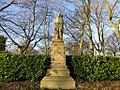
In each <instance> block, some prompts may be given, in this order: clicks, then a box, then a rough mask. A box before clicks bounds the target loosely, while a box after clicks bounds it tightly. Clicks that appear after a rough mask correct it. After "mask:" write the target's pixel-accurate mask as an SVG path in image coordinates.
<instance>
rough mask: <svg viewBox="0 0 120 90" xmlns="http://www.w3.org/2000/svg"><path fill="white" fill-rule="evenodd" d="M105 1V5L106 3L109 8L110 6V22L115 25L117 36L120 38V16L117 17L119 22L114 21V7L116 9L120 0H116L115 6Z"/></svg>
mask: <svg viewBox="0 0 120 90" xmlns="http://www.w3.org/2000/svg"><path fill="white" fill-rule="evenodd" d="M103 1H104V3H105V5H106V6H107V8H108V14H109V19H108V23H109V24H110V25H111V26H113V27H114V29H115V34H116V37H117V38H118V39H119V40H120V31H119V24H120V17H117V19H118V22H117V23H114V22H113V18H114V16H113V15H114V14H113V13H114V9H115V7H116V5H117V3H118V1H119V0H116V1H115V2H114V4H113V6H111V5H110V4H109V2H108V1H107V0H103Z"/></svg>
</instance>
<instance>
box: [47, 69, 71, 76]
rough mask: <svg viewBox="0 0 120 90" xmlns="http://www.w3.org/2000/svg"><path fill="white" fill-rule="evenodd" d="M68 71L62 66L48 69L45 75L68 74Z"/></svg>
mask: <svg viewBox="0 0 120 90" xmlns="http://www.w3.org/2000/svg"><path fill="white" fill-rule="evenodd" d="M69 74H70V72H69V70H68V69H64V68H54V69H48V72H47V76H69Z"/></svg>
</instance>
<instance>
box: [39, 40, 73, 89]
mask: <svg viewBox="0 0 120 90" xmlns="http://www.w3.org/2000/svg"><path fill="white" fill-rule="evenodd" d="M40 87H41V88H50V89H58V88H61V89H75V81H74V80H73V79H72V77H70V76H69V70H68V69H67V66H66V55H65V47H64V42H63V41H62V40H54V41H53V43H52V45H51V68H50V69H48V71H47V75H46V76H45V77H44V78H43V79H42V81H41V83H40Z"/></svg>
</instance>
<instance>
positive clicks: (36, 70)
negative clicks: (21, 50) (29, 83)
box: [0, 54, 50, 82]
mask: <svg viewBox="0 0 120 90" xmlns="http://www.w3.org/2000/svg"><path fill="white" fill-rule="evenodd" d="M49 65H50V57H49V56H45V55H36V56H35V55H9V54H0V81H5V82H8V81H15V80H38V79H41V78H42V77H43V76H44V75H45V74H46V70H47V68H48V66H49Z"/></svg>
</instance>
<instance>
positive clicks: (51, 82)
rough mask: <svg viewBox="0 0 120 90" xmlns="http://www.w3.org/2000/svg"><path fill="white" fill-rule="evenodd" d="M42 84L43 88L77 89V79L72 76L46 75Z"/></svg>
mask: <svg viewBox="0 0 120 90" xmlns="http://www.w3.org/2000/svg"><path fill="white" fill-rule="evenodd" d="M40 85H41V86H40V87H41V88H50V89H58V88H61V89H75V81H74V80H73V79H72V78H71V77H70V76H45V77H44V78H43V79H42V81H41V84H40Z"/></svg>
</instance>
